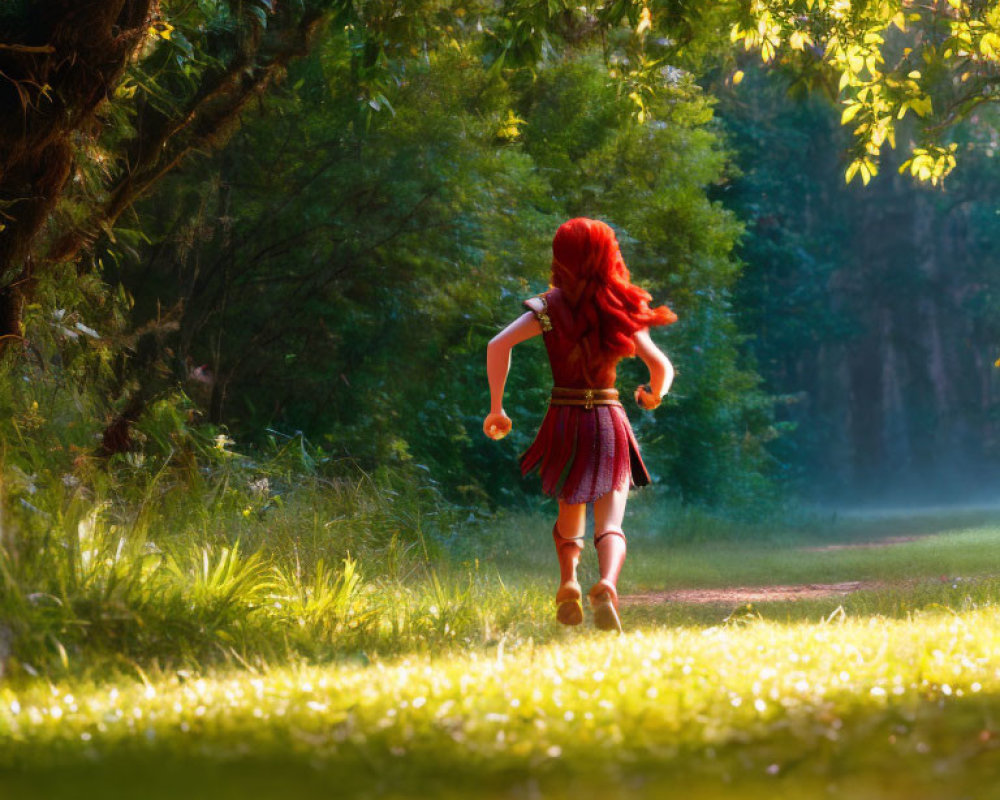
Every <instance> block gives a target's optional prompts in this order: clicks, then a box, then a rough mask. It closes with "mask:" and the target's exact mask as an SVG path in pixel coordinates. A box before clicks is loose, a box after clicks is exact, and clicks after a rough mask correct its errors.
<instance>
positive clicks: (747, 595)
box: [621, 533, 962, 606]
mask: <svg viewBox="0 0 1000 800" xmlns="http://www.w3.org/2000/svg"><path fill="white" fill-rule="evenodd" d="M928 536H929V535H928V534H909V533H908V534H903V535H898V534H897V535H890V536H885V537H879V538H877V539H872V540H867V541H858V542H843V543H834V544H820V545H805V546H800V547H796V548H795V551H796V552H797V553H799V554H825V553H842V552H843V551H869V550H886V549H895V548H898V547H899V546H900V545H908V544H912V543H915V542H919V541H920V540H923V539H926V538H928ZM953 580H958V581H961V580H962V578H957V579H953V578H950V577H948V576H947V575H941V576H940V577H936V578H931V577H928V576H926V575H924V576H923V577H916V576H914V577H911V578H899V577H895V578H886V579H871V578H868V579H861V580H850V581H836V582H803V583H775V584H754V585H737V586H721V587H697V588H676V589H663V590H658V589H650V590H645V591H638V592H632V593H629V594H623V595H622V597H621V602H622V604H623V605H625V606H655V605H660V604H663V603H681V604H686V605H716V604H717V605H722V606H733V605H741V604H744V603H772V602H794V601H797V600H823V599H827V598H832V597H847V596H848V595H851V594H854V593H855V592H862V591H869V590H885V589H892V588H900V589H904V588H911V589H912V588H913V587H914V586H915V585H916V584H918V583H921V582H925V583H935V582H940V583H951V582H952V581H953Z"/></svg>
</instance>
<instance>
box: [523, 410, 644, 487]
mask: <svg viewBox="0 0 1000 800" xmlns="http://www.w3.org/2000/svg"><path fill="white" fill-rule="evenodd" d="M536 469H537V470H538V471H539V474H540V476H541V479H542V491H543V492H545V493H546V494H547V495H551V496H552V497H558V498H559V499H560V500H562V501H563V502H566V503H590V502H593V501H594V500H596V499H597V498H598V497H600V496H601V495H603V494H606V493H607V492H609V491H611V490H612V489H619V488H622V487H624V486H626V485H631V486H645V485H646V484H648V483H649V480H650V479H649V472H648V471H647V470H646V465H645V464H644V463H643V461H642V456H640V455H639V445H638V443H637V442H636V440H635V434H633V433H632V426H631V425H630V424H629V421H628V417H627V416H625V409H624V408H622V407H621V406H617V405H608V406H594V407H593V408H589V409H588V408H585V407H583V406H557V405H551V406H549V410H548V412H547V413H546V414H545V419H543V420H542V424H541V427H539V429H538V434H537V436H535V440H534V442H532V443H531V446H530V447H529V448H528V449H527V450H525V452H524V454H523V455H522V456H521V474H522V475H528V474H529V473H531V472H532V471H534V470H536Z"/></svg>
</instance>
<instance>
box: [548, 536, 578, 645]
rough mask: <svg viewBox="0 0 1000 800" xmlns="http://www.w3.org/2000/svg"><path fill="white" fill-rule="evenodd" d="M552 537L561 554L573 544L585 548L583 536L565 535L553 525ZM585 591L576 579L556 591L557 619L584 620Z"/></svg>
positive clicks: (572, 622)
mask: <svg viewBox="0 0 1000 800" xmlns="http://www.w3.org/2000/svg"><path fill="white" fill-rule="evenodd" d="M552 538H553V540H554V541H555V543H556V553H557V554H558V555H560V556H561V553H562V548H563V547H567V546H573V547H576V548H578V549H579V550H581V551H582V550H583V539H584V537H583V536H571V537H568V538H567V537H565V536H563V535H561V534H560V533H559V529H558V528H557V527H556V526H555V525H553V526H552ZM582 601H583V591H582V590H581V589H580V584H579V583H577V582H576V581H566V582H565V583H563V584H562V585H561V586H560V587H559V591H557V592H556V619H557V620H559V622H561V623H562V624H563V625H579V624H580V623H581V622H583V602H582Z"/></svg>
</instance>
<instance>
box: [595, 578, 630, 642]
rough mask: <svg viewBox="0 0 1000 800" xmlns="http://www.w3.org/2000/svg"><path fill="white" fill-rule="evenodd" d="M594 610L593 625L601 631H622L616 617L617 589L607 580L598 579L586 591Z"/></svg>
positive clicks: (620, 623) (619, 621)
mask: <svg viewBox="0 0 1000 800" xmlns="http://www.w3.org/2000/svg"><path fill="white" fill-rule="evenodd" d="M587 596H588V597H589V599H590V607H591V609H593V611H594V627H596V628H597V629H598V630H601V631H617V632H618V633H621V632H622V622H621V620H620V619H619V618H618V590H617V589H615V587H614V586H612V585H611V583H610V582H609V581H606V580H603V579H601V580H599V581H598V582H597V583H595V584H594V585H593V586H592V587H591V589H590V591H589V592H588V593H587Z"/></svg>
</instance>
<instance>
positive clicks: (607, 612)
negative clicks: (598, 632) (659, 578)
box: [590, 485, 628, 632]
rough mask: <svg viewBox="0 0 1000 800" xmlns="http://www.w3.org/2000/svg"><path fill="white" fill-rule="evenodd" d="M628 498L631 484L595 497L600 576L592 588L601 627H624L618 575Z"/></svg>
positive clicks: (624, 548)
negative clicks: (619, 601)
mask: <svg viewBox="0 0 1000 800" xmlns="http://www.w3.org/2000/svg"><path fill="white" fill-rule="evenodd" d="M627 501H628V486H627V485H626V486H623V487H622V488H621V489H615V490H614V491H611V492H608V493H607V494H605V495H602V496H601V497H599V498H598V499H597V500H596V501H594V547H595V549H596V550H597V562H598V564H599V566H600V570H601V579H600V580H599V581H598V582H597V583H596V584H594V586H593V587H592V588H591V590H590V603H591V605H592V606H593V608H594V624H596V625H597V627H598V628H601V629H602V630H617V631H619V632H620V631H621V622H620V621H619V619H618V612H617V609H618V576H619V575H620V574H621V571H622V566H624V564H625V552H626V544H625V534H624V532H623V531H622V520H623V519H624V518H625V504H626V502H627Z"/></svg>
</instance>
